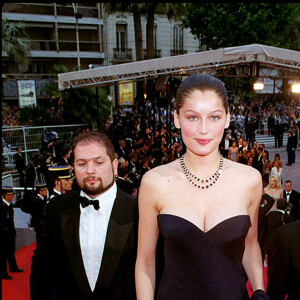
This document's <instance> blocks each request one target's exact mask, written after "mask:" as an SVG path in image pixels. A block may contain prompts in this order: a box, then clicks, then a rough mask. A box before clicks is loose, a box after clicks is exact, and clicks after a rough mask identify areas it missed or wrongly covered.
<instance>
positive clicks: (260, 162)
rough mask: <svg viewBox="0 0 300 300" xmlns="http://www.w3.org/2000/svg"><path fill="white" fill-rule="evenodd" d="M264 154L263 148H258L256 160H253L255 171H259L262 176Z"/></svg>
mask: <svg viewBox="0 0 300 300" xmlns="http://www.w3.org/2000/svg"><path fill="white" fill-rule="evenodd" d="M262 152H263V149H262V148H261V147H258V148H257V149H256V155H255V156H254V160H253V167H254V168H255V169H257V170H258V171H259V172H260V174H262V173H263V166H264V165H263V160H262Z"/></svg>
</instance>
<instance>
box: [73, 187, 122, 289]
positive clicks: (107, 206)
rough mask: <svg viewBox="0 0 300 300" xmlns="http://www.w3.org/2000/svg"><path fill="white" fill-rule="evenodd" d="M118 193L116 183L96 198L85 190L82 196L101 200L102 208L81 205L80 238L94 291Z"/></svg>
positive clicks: (86, 267)
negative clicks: (88, 194)
mask: <svg viewBox="0 0 300 300" xmlns="http://www.w3.org/2000/svg"><path fill="white" fill-rule="evenodd" d="M116 195H117V185H116V183H114V185H113V186H112V187H111V188H110V189H109V190H108V191H106V192H105V193H104V194H102V195H100V196H99V197H97V198H95V199H91V198H90V197H88V196H87V195H86V194H85V193H84V192H83V191H81V192H80V196H83V197H86V198H88V199H90V200H99V205H100V209H99V210H95V208H94V206H93V205H88V206H86V207H85V208H83V207H82V206H81V205H80V211H81V214H80V223H79V240H80V248H81V254H82V258H83V263H84V268H85V272H86V275H87V278H88V281H89V284H90V287H91V290H92V291H93V290H94V289H95V285H96V281H97V278H98V274H99V271H100V266H101V261H102V257H103V250H104V245H105V240H106V232H107V227H108V222H109V218H110V214H111V211H112V207H113V205H114V202H115V199H116Z"/></svg>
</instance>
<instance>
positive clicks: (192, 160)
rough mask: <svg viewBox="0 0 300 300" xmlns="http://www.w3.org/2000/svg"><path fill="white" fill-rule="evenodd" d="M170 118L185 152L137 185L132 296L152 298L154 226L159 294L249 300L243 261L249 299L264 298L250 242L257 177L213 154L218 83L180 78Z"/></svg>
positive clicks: (218, 130)
mask: <svg viewBox="0 0 300 300" xmlns="http://www.w3.org/2000/svg"><path fill="white" fill-rule="evenodd" d="M174 122H175V126H176V128H178V129H181V135H182V139H183V142H184V144H185V146H186V153H185V155H183V156H182V157H181V158H180V159H178V160H175V161H173V162H171V163H169V164H166V165H163V166H158V167H156V168H154V169H152V170H150V171H149V172H147V173H146V174H145V175H144V177H143V179H142V183H141V187H140V194H139V212H140V223H139V243H138V254H137V262H136V290H137V298H138V299H139V300H141V299H143V300H146V299H151V300H152V299H153V298H154V293H155V280H156V278H155V273H156V270H155V256H156V245H157V239H158V234H159V231H160V232H161V235H162V237H163V239H164V257H165V269H164V274H163V277H162V280H161V282H160V285H159V288H158V292H157V299H158V300H162V299H171V300H177V299H193V300H194V299H205V300H219V299H235V300H243V299H249V296H248V293H247V289H246V280H245V278H244V274H243V270H242V263H243V266H244V269H245V271H246V274H247V276H248V278H249V280H250V283H251V286H252V290H253V291H255V292H254V294H253V296H252V299H257V298H255V297H260V296H259V295H260V294H261V295H262V296H261V297H263V298H260V299H268V297H267V295H266V294H265V293H264V291H263V289H264V283H263V267H262V260H261V252H260V248H259V244H258V242H257V214H258V208H259V204H260V199H261V192H262V182H261V175H260V173H259V172H258V171H257V170H256V169H254V168H250V167H248V166H245V165H242V164H239V163H235V162H233V161H230V160H227V159H223V157H221V156H220V155H219V152H218V146H219V144H220V142H221V139H222V136H223V132H224V129H225V128H228V126H229V122H230V116H229V113H228V105H227V97H226V90H225V87H224V84H223V83H222V82H221V81H220V80H218V79H216V78H214V77H212V76H209V75H199V74H196V75H192V76H190V77H188V78H187V79H185V80H184V81H183V82H182V83H181V85H180V87H179V88H178V91H177V97H176V112H175V113H174ZM200 178H201V179H200ZM245 178H247V181H245V180H244V179H245Z"/></svg>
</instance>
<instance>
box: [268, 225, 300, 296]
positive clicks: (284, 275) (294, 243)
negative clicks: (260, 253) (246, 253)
mask: <svg viewBox="0 0 300 300" xmlns="http://www.w3.org/2000/svg"><path fill="white" fill-rule="evenodd" d="M268 269H269V277H268V287H267V294H268V295H269V297H270V300H285V299H288V300H299V295H300V220H297V221H295V222H292V223H290V224H287V225H285V226H281V227H279V228H278V229H277V235H276V241H275V246H274V251H273V263H272V264H271V265H270V266H268Z"/></svg>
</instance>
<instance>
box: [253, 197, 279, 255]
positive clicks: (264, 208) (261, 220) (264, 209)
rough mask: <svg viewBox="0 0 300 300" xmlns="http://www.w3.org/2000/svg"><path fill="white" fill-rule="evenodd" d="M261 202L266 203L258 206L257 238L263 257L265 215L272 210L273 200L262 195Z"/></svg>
mask: <svg viewBox="0 0 300 300" xmlns="http://www.w3.org/2000/svg"><path fill="white" fill-rule="evenodd" d="M262 200H266V201H267V203H266V204H262V205H260V207H259V209H258V221H257V236H258V241H259V245H260V247H261V251H262V255H264V253H263V248H262V246H263V242H264V236H263V228H264V224H265V220H266V215H267V213H268V212H269V210H270V209H271V208H272V206H273V204H274V202H275V200H274V198H273V197H271V196H270V195H268V194H263V195H262Z"/></svg>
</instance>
